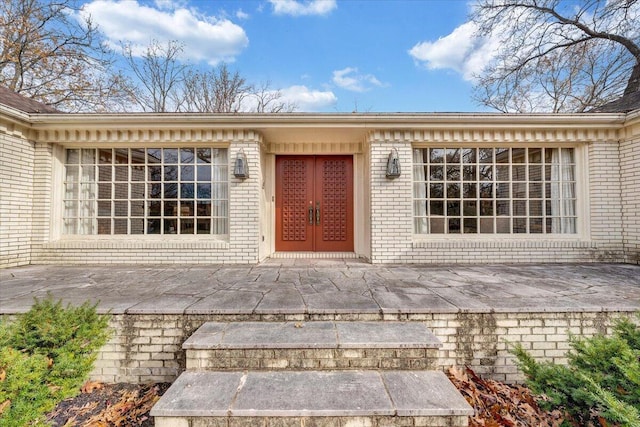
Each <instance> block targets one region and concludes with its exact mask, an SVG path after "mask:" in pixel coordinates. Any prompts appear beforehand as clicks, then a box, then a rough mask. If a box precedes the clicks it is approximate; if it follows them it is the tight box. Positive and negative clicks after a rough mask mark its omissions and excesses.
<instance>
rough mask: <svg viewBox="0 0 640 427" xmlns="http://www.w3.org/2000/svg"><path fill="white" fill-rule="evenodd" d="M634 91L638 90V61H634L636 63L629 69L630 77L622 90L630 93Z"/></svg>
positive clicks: (639, 74) (639, 71)
mask: <svg viewBox="0 0 640 427" xmlns="http://www.w3.org/2000/svg"><path fill="white" fill-rule="evenodd" d="M635 92H640V61H639V62H636V65H635V66H634V67H633V70H632V71H631V77H629V81H628V82H627V88H626V89H625V90H624V94H625V95H630V94H632V93H635Z"/></svg>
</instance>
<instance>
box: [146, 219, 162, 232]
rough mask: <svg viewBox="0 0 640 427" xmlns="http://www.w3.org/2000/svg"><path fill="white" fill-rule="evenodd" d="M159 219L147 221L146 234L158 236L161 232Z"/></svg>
mask: <svg viewBox="0 0 640 427" xmlns="http://www.w3.org/2000/svg"><path fill="white" fill-rule="evenodd" d="M161 221H162V220H160V219H149V220H147V234H160V233H161V232H162V227H161V224H162V222H161Z"/></svg>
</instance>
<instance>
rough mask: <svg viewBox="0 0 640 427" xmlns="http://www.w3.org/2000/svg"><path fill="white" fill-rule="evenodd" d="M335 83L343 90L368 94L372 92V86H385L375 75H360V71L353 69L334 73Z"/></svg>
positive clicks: (349, 68) (348, 68)
mask: <svg viewBox="0 0 640 427" xmlns="http://www.w3.org/2000/svg"><path fill="white" fill-rule="evenodd" d="M333 83H335V84H336V85H337V86H338V87H341V88H342V89H346V90H350V91H352V92H366V91H368V90H370V89H371V88H372V86H377V87H382V86H384V84H383V83H382V82H381V81H380V80H378V79H377V78H376V77H375V76H374V75H371V74H358V69H357V68H353V67H347V68H344V69H342V70H336V71H334V72H333Z"/></svg>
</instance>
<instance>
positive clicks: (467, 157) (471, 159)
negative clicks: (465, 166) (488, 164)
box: [462, 148, 478, 163]
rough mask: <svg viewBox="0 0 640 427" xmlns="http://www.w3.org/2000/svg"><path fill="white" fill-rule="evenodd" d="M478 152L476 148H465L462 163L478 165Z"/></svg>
mask: <svg viewBox="0 0 640 427" xmlns="http://www.w3.org/2000/svg"><path fill="white" fill-rule="evenodd" d="M476 153H477V150H476V149H475V148H465V149H463V150H462V163H476V162H477V160H478V159H477V154H476Z"/></svg>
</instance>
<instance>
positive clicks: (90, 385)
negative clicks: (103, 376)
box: [80, 381, 104, 393]
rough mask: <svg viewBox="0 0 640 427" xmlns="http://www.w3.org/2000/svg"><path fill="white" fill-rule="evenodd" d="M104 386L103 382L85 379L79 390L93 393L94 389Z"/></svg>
mask: <svg viewBox="0 0 640 427" xmlns="http://www.w3.org/2000/svg"><path fill="white" fill-rule="evenodd" d="M103 387H104V384H103V383H101V382H99V381H87V382H86V383H84V385H83V386H82V388H81V389H80V391H82V392H83V393H93V392H94V390H100V389H101V388H103Z"/></svg>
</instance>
